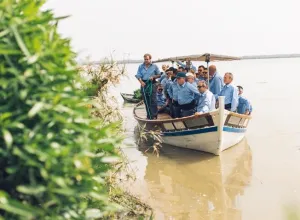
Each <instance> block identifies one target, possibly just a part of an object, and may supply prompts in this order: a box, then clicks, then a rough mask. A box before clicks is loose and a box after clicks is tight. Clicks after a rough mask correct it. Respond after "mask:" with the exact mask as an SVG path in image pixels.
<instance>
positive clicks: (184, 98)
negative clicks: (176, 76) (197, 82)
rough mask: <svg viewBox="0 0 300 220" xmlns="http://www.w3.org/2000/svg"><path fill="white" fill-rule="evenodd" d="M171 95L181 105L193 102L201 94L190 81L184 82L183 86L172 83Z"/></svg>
mask: <svg viewBox="0 0 300 220" xmlns="http://www.w3.org/2000/svg"><path fill="white" fill-rule="evenodd" d="M170 91H171V93H172V95H171V94H170V97H172V99H174V100H175V101H177V102H178V104H179V105H185V104H189V103H191V102H192V101H193V100H194V99H196V98H198V96H199V95H200V93H199V91H198V89H197V88H196V87H194V86H193V85H191V84H190V83H186V82H185V83H184V84H182V85H181V86H180V85H179V84H178V83H173V84H172V89H171V90H170Z"/></svg>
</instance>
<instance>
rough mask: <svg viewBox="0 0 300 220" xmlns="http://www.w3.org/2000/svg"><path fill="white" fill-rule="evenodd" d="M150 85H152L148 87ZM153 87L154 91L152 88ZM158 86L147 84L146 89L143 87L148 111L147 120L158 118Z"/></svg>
mask: <svg viewBox="0 0 300 220" xmlns="http://www.w3.org/2000/svg"><path fill="white" fill-rule="evenodd" d="M148 83H149V84H150V85H148ZM151 86H152V91H150V87H151ZM156 89H157V86H156V84H154V83H152V82H147V84H146V86H145V87H141V91H142V96H143V100H144V103H145V107H146V111H147V119H154V118H156V117H157V100H156Z"/></svg>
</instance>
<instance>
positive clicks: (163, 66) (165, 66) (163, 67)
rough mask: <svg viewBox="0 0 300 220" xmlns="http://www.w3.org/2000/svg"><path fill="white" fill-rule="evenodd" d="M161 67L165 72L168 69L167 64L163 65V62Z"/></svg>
mask: <svg viewBox="0 0 300 220" xmlns="http://www.w3.org/2000/svg"><path fill="white" fill-rule="evenodd" d="M161 69H162V70H163V71H164V72H165V71H166V70H167V69H168V66H167V65H165V64H163V65H162V67H161Z"/></svg>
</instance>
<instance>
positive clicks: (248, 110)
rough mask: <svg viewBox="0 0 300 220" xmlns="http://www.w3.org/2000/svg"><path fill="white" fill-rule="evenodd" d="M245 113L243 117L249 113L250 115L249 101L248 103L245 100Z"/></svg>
mask: <svg viewBox="0 0 300 220" xmlns="http://www.w3.org/2000/svg"><path fill="white" fill-rule="evenodd" d="M245 104H246V111H245V115H249V113H250V108H251V107H250V103H249V101H248V99H246V103H245Z"/></svg>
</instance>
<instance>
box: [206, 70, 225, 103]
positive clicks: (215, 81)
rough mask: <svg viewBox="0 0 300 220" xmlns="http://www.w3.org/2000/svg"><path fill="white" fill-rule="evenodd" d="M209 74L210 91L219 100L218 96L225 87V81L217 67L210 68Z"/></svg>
mask: <svg viewBox="0 0 300 220" xmlns="http://www.w3.org/2000/svg"><path fill="white" fill-rule="evenodd" d="M208 72H209V90H210V91H211V92H212V93H213V94H214V95H215V98H216V99H218V94H219V93H220V91H221V89H222V88H223V86H224V83H223V79H222V77H221V76H220V74H219V73H218V72H217V68H216V66H215V65H211V66H209V68H208Z"/></svg>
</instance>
